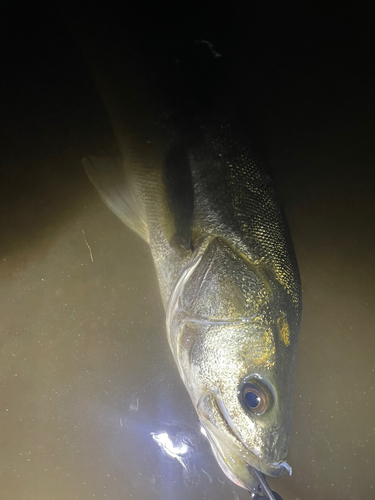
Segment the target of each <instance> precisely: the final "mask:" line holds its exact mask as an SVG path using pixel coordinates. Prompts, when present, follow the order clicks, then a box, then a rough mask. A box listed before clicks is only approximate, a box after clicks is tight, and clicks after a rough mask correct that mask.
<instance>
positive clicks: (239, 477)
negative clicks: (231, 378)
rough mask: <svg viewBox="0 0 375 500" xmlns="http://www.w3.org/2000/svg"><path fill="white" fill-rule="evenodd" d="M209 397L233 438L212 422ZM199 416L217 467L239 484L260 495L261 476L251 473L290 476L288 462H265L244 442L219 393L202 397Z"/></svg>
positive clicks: (214, 392)
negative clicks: (206, 404) (207, 411)
mask: <svg viewBox="0 0 375 500" xmlns="http://www.w3.org/2000/svg"><path fill="white" fill-rule="evenodd" d="M206 398H209V400H210V403H211V404H215V406H216V408H217V409H218V410H219V414H220V415H221V418H222V419H223V422H224V423H225V424H226V428H227V429H228V431H229V433H230V434H231V437H229V436H228V435H227V434H224V432H222V431H221V430H220V429H219V428H218V427H217V426H216V425H214V424H213V423H212V422H211V420H210V419H209V417H208V415H207V413H206V411H205V409H204V401H205V400H206V401H207V399H206ZM197 413H198V416H199V418H200V421H201V423H202V426H203V428H204V430H205V435H206V436H207V439H208V441H209V443H210V445H211V448H212V451H213V453H214V456H215V458H216V460H217V462H218V464H219V465H220V467H221V469H222V470H223V472H224V473H225V474H226V476H227V477H229V479H231V480H232V481H233V482H234V483H236V484H237V485H239V486H241V487H242V488H245V489H247V490H249V491H250V492H254V493H255V492H258V490H259V487H260V486H261V485H260V483H259V480H258V475H257V474H254V473H253V472H252V470H253V469H255V471H258V472H260V473H263V474H265V475H267V476H271V477H279V476H281V475H282V474H283V472H284V471H285V470H287V471H288V472H289V474H291V471H292V469H291V467H290V466H289V465H288V464H287V462H285V461H279V462H273V463H269V462H266V461H265V460H264V459H262V458H261V457H259V456H258V455H257V453H256V451H255V450H252V449H251V448H249V447H248V446H247V445H246V444H245V443H243V441H242V439H241V438H240V436H239V433H238V431H237V430H236V427H235V426H234V424H233V422H232V420H231V418H230V416H229V414H228V411H227V409H226V407H225V405H224V403H223V401H222V399H221V398H220V396H219V394H218V393H217V391H215V390H211V391H209V392H206V393H205V394H203V395H202V396H201V398H200V399H199V402H198V405H197Z"/></svg>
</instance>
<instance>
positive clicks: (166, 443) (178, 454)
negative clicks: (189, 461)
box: [151, 432, 189, 469]
mask: <svg viewBox="0 0 375 500" xmlns="http://www.w3.org/2000/svg"><path fill="white" fill-rule="evenodd" d="M151 436H152V439H153V440H154V441H156V442H157V443H158V445H159V446H160V448H163V450H164V451H165V453H167V455H169V456H170V457H172V458H175V459H176V460H178V461H179V462H180V464H181V465H182V467H184V468H185V469H186V465H185V464H184V462H183V459H182V455H186V453H188V451H189V447H188V445H187V444H186V443H184V442H183V441H182V442H181V443H179V444H174V443H173V442H172V440H171V438H170V437H169V436H168V434H167V433H166V432H160V433H156V432H151Z"/></svg>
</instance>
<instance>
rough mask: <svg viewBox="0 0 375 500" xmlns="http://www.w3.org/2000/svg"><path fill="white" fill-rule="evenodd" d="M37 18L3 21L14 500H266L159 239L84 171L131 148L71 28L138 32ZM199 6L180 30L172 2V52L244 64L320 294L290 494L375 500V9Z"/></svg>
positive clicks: (241, 114)
mask: <svg viewBox="0 0 375 500" xmlns="http://www.w3.org/2000/svg"><path fill="white" fill-rule="evenodd" d="M19 5H21V4H19ZM19 5H18V4H17V7H15V4H12V5H11V4H8V5H7V6H4V7H3V12H4V15H2V21H1V22H2V30H1V37H2V38H1V47H2V76H1V79H0V84H1V116H0V126H1V129H0V141H1V158H0V166H1V184H0V185H1V188H0V189H1V196H0V204H1V210H0V231H1V232H0V238H1V240H0V241H1V245H0V254H1V268H0V272H1V283H0V299H1V300H0V318H1V320H0V341H1V363H0V384H1V385H0V388H1V389H0V447H1V448H0V449H1V452H0V497H1V498H6V499H11V500H36V499H38V500H47V499H53V500H55V499H64V500H65V499H75V498H77V499H82V500H86V499H91V498H98V499H108V500H130V499H135V500H146V499H151V498H152V499H159V498H160V499H168V500H169V499H171V500H177V499H181V500H193V499H206V500H210V499H220V500H227V499H230V498H233V499H237V500H238V499H246V498H249V495H248V494H247V493H246V491H244V490H241V489H240V488H237V487H236V486H235V485H233V484H232V483H231V482H230V481H229V480H228V479H226V478H225V476H224V475H223V473H222V472H221V471H220V470H219V467H218V466H217V465H216V462H215V460H214V458H213V457H212V455H211V451H210V449H209V447H208V444H207V442H206V441H205V438H204V437H203V435H202V434H201V432H200V429H199V425H198V421H197V417H196V415H195V412H194V410H193V408H192V406H191V403H190V400H189V398H188V395H187V392H186V390H185V388H184V386H183V384H182V382H181V381H180V379H179V376H178V373H177V369H176V367H175V365H174V362H173V360H172V356H171V353H170V351H169V347H168V345H167V338H166V334H165V326H164V321H165V318H164V311H163V308H162V303H161V298H160V295H159V290H158V284H157V281H156V276H155V272H154V267H153V263H152V260H151V256H150V253H149V250H148V247H147V245H146V244H145V243H144V242H143V241H141V239H140V238H139V237H137V236H136V235H135V234H134V233H132V232H131V231H130V230H128V229H127V228H126V227H124V226H123V225H122V224H121V222H119V221H118V220H117V219H116V218H115V217H114V216H113V215H112V214H111V213H110V212H109V210H108V209H107V208H106V207H105V206H104V205H103V203H102V202H101V201H100V199H99V197H98V195H97V194H96V192H95V190H94V189H93V188H92V186H91V185H90V183H89V181H88V180H87V179H86V177H85V174H84V172H83V169H82V167H81V165H80V160H81V158H82V156H84V155H87V154H97V155H98V154H118V153H117V145H116V140H115V138H114V136H113V133H112V130H111V126H110V123H109V120H108V118H107V116H106V113H105V109H104V106H103V104H102V103H101V101H100V98H99V95H98V93H97V91H96V89H95V85H94V82H93V80H92V78H91V76H90V73H89V71H88V69H87V66H86V64H85V61H84V59H83V57H82V55H81V53H80V51H79V49H78V47H77V41H76V40H75V39H74V37H73V36H72V34H71V24H69V23H70V22H72V19H73V24H74V23H75V22H76V23H82V22H83V21H85V23H84V24H85V26H86V27H87V26H89V27H90V26H91V28H90V29H94V28H92V27H97V26H98V19H100V21H102V23H103V26H104V28H103V31H100V29H99V32H100V33H101V36H102V35H103V36H104V34H105V33H107V35H108V37H109V39H111V40H112V42H111V43H113V40H115V38H111V37H112V36H113V32H114V33H116V32H117V33H120V35H119V34H117V35H116V36H120V38H121V26H122V24H121V23H122V21H121V20H122V19H125V20H124V24H125V25H126V26H128V25H127V24H126V23H129V19H128V18H126V15H125V14H124V18H121V16H119V15H118V11H111V10H110V9H109V10H106V9H104V8H103V7H102V10H100V9H99V10H98V11H95V9H93V7H92V6H91V8H90V6H87V7H84V6H83V5H82V6H81V9H77V8H76V7H75V6H72V5H70V6H69V4H68V5H64V6H62V7H61V9H53V10H52V9H51V8H47V7H46V5H44V4H41V3H36V4H33V5H31V4H30V5H29V6H28V5H27V4H24V5H22V8H21V7H19ZM188 5H189V7H188ZM190 5H192V4H186V5H185V4H181V11H180V10H179V9H177V10H176V12H180V14H179V16H178V17H177V19H178V20H177V21H174V22H171V23H165V18H164V15H162V16H160V14H159V17H158V16H156V14H157V9H156V8H155V7H153V9H154V11H152V10H151V11H149V12H148V14H147V15H148V16H149V17H150V16H151V17H152V18H153V19H155V23H154V27H153V30H154V31H153V33H155V26H157V25H158V24H157V23H162V24H161V25H162V26H163V28H165V27H166V26H172V28H173V29H172V28H170V29H171V31H170V32H168V30H167V31H166V30H165V29H163V30H161V32H162V35H161V39H162V42H158V43H160V44H166V45H165V46H168V44H170V43H171V42H170V41H169V40H170V39H168V36H170V37H172V39H173V37H177V38H176V39H177V40H181V39H182V38H179V37H180V34H179V33H180V28H181V32H182V33H183V34H184V36H185V34H187V35H189V36H191V38H194V39H195V38H196V37H201V38H202V39H206V38H208V37H211V38H212V39H214V41H216V42H217V43H216V45H215V48H216V47H217V50H218V51H219V52H221V53H222V54H223V57H224V56H225V54H229V55H228V56H227V60H229V63H228V66H227V67H228V68H230V70H227V72H226V73H225V72H224V79H225V85H227V87H225V88H230V89H232V92H234V93H236V94H237V95H238V96H239V99H238V100H237V101H236V102H235V106H237V107H236V108H235V109H236V113H237V116H238V119H239V120H242V121H244V122H247V120H248V121H249V122H250V124H249V127H250V129H251V131H252V132H253V136H252V138H253V140H254V142H255V143H256V147H257V149H258V150H259V151H261V152H262V155H263V158H264V160H265V163H266V164H267V165H268V166H269V168H270V170H271V173H272V174H273V176H274V178H275V182H276V185H277V188H278V190H279V192H280V195H281V198H282V201H283V204H284V207H285V211H286V214H287V217H288V220H289V224H290V228H291V232H292V236H293V241H294V244H295V249H296V253H297V257H298V262H299V266H300V271H301V277H302V282H303V301H304V314H303V327H302V332H301V341H300V348H299V360H298V370H297V378H296V391H295V413H294V422H293V436H292V441H291V445H290V449H289V455H288V462H289V463H290V464H291V466H292V467H293V476H292V477H283V478H281V479H276V480H270V484H271V486H272V488H273V489H275V490H276V491H278V492H279V493H280V494H281V495H282V497H283V499H284V500H315V499H318V498H319V499H320V500H336V499H337V500H342V499H345V500H346V499H347V500H360V499H375V480H374V458H375V452H374V449H375V417H374V415H375V394H374V393H375V362H374V358H375V336H374V324H375V321H374V320H375V313H374V308H375V285H374V280H375V273H374V268H375V266H374V248H375V223H374V213H375V191H374V187H375V183H374V176H375V174H374V159H375V154H374V152H375V151H374V120H373V113H374V106H373V104H374V103H373V95H372V94H373V81H372V80H371V78H370V75H371V61H370V60H369V59H368V58H369V57H370V47H371V36H370V30H369V27H370V23H369V22H368V21H369V15H368V13H366V12H364V11H363V10H359V8H358V10H355V9H356V7H354V6H353V9H352V10H350V11H349V10H345V9H343V8H341V10H340V9H337V10H336V9H334V8H333V6H331V9H330V10H327V7H322V8H321V9H320V8H318V7H317V6H316V5H315V4H311V5H308V4H306V5H305V6H304V7H302V6H299V7H297V6H296V7H294V8H287V7H281V4H277V5H276V4H271V3H262V4H256V3H247V4H245V3H238V4H237V5H233V6H232V7H227V10H226V9H224V8H222V9H221V10H220V9H219V7H218V6H216V7H215V6H214V5H208V4H207V5H206V6H205V9H203V8H201V10H200V9H198V10H194V8H195V9H197V7H194V8H193V7H190ZM155 9H156V10H155ZM175 9H176V7H175ZM184 9H185V10H184ZM146 12H147V11H146ZM155 12H156V14H155ZM115 13H116V15H115ZM145 15H146V14H145ZM147 15H146V17H147ZM101 16H102V17H101ZM153 16H156V17H155V18H154V17H153ZM149 17H147V19H148V18H149ZM167 17H168V16H167ZM162 19H164V21H162ZM163 23H164V24H163ZM99 24H101V23H99ZM111 26H112V27H113V30H111V29H109V27H111ZM176 26H177V27H176ZM191 27H192V28H191ZM143 29H145V32H146V33H148V31H147V30H148V28H147V25H145V26H144V27H143ZM190 29H192V31H191V32H190ZM108 30H109V31H108ZM109 33H111V34H110V35H109ZM166 33H169V35H168V36H167V34H166ZM163 37H164V38H163ZM145 39H146V40H147V37H146V35H145ZM187 39H189V37H187ZM103 40H106V38H105V37H104V38H103ZM165 40H166V41H165ZM184 40H185V39H184ZM105 43H106V42H105V41H103V44H104V45H105ZM158 43H156V48H155V51H157V48H158V47H159V45H158ZM184 43H185V41H184ZM172 45H173V44H172ZM188 45H189V43H188V42H186V46H188ZM120 48H121V47H120ZM176 50H177V49H176ZM114 52H115V53H116V50H115V49H114ZM119 52H120V51H119V50H118V48H117V54H118V53H119ZM177 52H178V50H177ZM189 83H192V82H189ZM223 85H224V84H223ZM219 88H220V86H219ZM171 95H172V97H173V92H172V94H171ZM167 437H168V438H169V440H170V442H168V438H167ZM162 443H164V446H166V447H167V448H168V447H169V448H168V449H169V452H170V454H169V455H168V454H167V453H166V452H165V451H164V449H163V447H162V446H161V444H162ZM173 455H174V456H173Z"/></svg>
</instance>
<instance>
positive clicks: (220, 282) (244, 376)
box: [83, 115, 301, 498]
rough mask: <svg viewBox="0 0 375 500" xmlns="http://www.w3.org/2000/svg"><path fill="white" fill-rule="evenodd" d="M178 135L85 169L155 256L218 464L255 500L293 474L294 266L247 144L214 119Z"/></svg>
mask: <svg viewBox="0 0 375 500" xmlns="http://www.w3.org/2000/svg"><path fill="white" fill-rule="evenodd" d="M182 135H183V134H182V133H181V134H178V133H176V134H175V135H174V136H173V135H172V136H171V137H172V139H171V145H170V146H168V148H164V146H163V147H162V148H159V147H158V145H157V144H155V142H154V141H153V138H150V140H148V139H147V137H145V138H143V139H142V140H140V141H139V139H138V138H137V139H134V137H133V135H132V133H129V136H128V139H127V138H126V137H125V138H124V144H125V147H124V148H123V149H122V152H123V158H122V159H112V158H96V157H88V158H85V159H84V160H83V164H84V167H85V169H86V172H87V174H88V176H89V178H90V180H91V181H92V183H93V184H94V186H95V187H96V189H97V190H98V191H99V193H100V195H101V197H102V199H103V200H104V202H105V203H106V204H107V206H108V207H109V208H110V209H111V210H112V211H113V212H114V213H115V214H116V215H117V216H118V217H119V218H120V219H121V220H122V221H123V222H124V223H125V224H126V225H127V226H128V227H129V228H131V229H132V230H134V231H135V232H137V233H138V234H139V235H140V236H141V237H142V238H143V239H144V240H145V241H146V242H147V243H148V244H149V245H150V249H151V253H152V257H153V260H154V263H155V268H156V272H157V277H158V282H159V286H160V292H161V296H162V300H163V304H164V308H165V311H166V330H167V335H168V341H169V345H170V348H171V350H172V353H173V356H174V360H175V362H176V365H177V367H178V370H179V373H180V376H181V378H182V380H183V382H184V384H185V386H186V389H187V390H188V392H189V395H190V397H191V401H192V403H193V405H194V408H195V409H196V412H197V414H198V417H199V419H200V422H201V425H202V428H203V429H204V431H205V433H206V435H207V438H208V440H209V442H210V445H211V447H212V451H213V453H214V455H215V457H216V459H217V462H218V464H219V465H220V467H221V468H222V470H223V471H224V473H225V474H226V475H227V476H228V477H229V478H230V479H231V480H232V481H234V482H235V483H236V484H238V485H239V486H242V487H243V488H246V489H248V490H249V491H250V492H251V493H254V494H255V493H256V492H258V491H259V487H260V483H261V482H262V480H261V477H262V475H263V474H266V475H269V476H274V477H277V476H280V475H281V474H282V472H283V471H284V470H285V469H286V470H288V471H290V467H289V465H288V464H287V463H286V462H285V459H286V455H287V451H288V445H289V441H290V434H291V423H292V406H293V386H294V378H295V370H296V357H297V345H298V335H299V331H300V324H301V285H300V278H299V273H298V267H297V263H296V258H295V255H294V251H293V247H292V243H291V239H290V235H289V231H288V228H287V225H286V221H285V219H284V216H283V213H282V210H281V208H280V206H279V203H278V201H277V196H276V194H275V190H274V187H273V185H272V182H271V180H270V178H269V176H268V175H267V173H266V172H265V170H264V169H263V167H262V166H261V165H260V164H259V163H258V162H257V161H255V159H254V155H253V153H252V151H251V148H250V147H249V145H248V143H247V141H246V140H243V139H239V136H238V134H237V132H236V130H235V129H234V128H233V127H232V125H231V123H229V122H228V121H227V120H225V119H224V118H222V117H220V116H214V115H212V116H211V118H210V119H207V120H205V121H204V122H203V123H201V122H199V123H197V124H196V126H195V131H194V134H192V135H191V136H190V138H189V140H187V141H184V139H183V137H182ZM127 140H128V142H127ZM134 141H137V146H136V147H134V146H133V145H132V144H133V143H134ZM140 143H141V144H140ZM257 471H258V472H257ZM259 472H260V473H261V474H259ZM262 487H263V488H264V486H262ZM270 498H272V497H270Z"/></svg>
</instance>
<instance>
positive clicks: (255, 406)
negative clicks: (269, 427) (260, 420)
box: [241, 380, 271, 415]
mask: <svg viewBox="0 0 375 500" xmlns="http://www.w3.org/2000/svg"><path fill="white" fill-rule="evenodd" d="M262 385H263V384H261V383H260V382H259V381H258V380H252V381H251V382H249V381H248V382H245V383H244V384H243V386H242V390H241V399H242V404H243V406H244V407H245V408H246V410H248V411H250V412H251V413H255V415H263V413H264V412H265V411H266V410H267V409H269V407H270V403H271V394H269V391H268V390H267V388H265V387H262Z"/></svg>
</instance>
